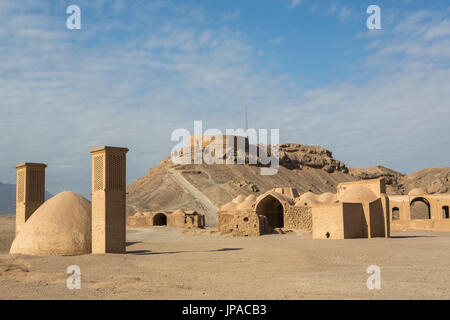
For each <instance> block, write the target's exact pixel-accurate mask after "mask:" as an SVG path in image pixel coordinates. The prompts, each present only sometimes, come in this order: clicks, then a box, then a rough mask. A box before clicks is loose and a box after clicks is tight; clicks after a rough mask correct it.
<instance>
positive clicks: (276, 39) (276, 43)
mask: <svg viewBox="0 0 450 320" xmlns="http://www.w3.org/2000/svg"><path fill="white" fill-rule="evenodd" d="M283 41H284V38H283V37H277V38H275V39H273V40H272V43H273V44H274V45H278V44H281V43H283Z"/></svg>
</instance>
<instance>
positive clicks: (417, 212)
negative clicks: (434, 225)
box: [410, 197, 431, 220]
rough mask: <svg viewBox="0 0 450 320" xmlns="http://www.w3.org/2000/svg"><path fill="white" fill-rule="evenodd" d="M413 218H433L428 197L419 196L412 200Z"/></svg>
mask: <svg viewBox="0 0 450 320" xmlns="http://www.w3.org/2000/svg"><path fill="white" fill-rule="evenodd" d="M410 207H411V219H412V220H416V219H431V210H430V203H429V202H428V200H427V199H425V198H422V197H419V198H415V199H414V200H413V201H411V205H410Z"/></svg>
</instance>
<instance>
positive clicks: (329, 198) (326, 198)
mask: <svg viewBox="0 0 450 320" xmlns="http://www.w3.org/2000/svg"><path fill="white" fill-rule="evenodd" d="M317 200H318V201H319V202H320V203H330V202H335V201H336V200H337V196H336V194H335V193H331V192H325V193H322V194H320V195H318V196H317Z"/></svg>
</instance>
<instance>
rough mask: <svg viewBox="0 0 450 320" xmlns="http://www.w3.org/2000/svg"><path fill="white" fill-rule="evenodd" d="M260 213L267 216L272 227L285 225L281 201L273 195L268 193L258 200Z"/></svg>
mask: <svg viewBox="0 0 450 320" xmlns="http://www.w3.org/2000/svg"><path fill="white" fill-rule="evenodd" d="M255 212H256V214H258V215H263V216H266V217H267V220H268V222H269V224H270V226H271V227H272V228H283V227H284V209H283V205H282V204H281V202H280V201H279V200H278V199H277V198H275V197H274V196H272V195H270V194H269V195H267V196H266V197H265V198H263V199H262V200H261V201H259V202H258V204H257V205H256V208H255Z"/></svg>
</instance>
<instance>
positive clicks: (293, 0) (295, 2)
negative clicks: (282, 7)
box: [289, 0, 302, 9]
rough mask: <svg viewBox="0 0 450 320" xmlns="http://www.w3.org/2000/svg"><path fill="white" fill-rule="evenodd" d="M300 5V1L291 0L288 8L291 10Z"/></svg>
mask: <svg viewBox="0 0 450 320" xmlns="http://www.w3.org/2000/svg"><path fill="white" fill-rule="evenodd" d="M301 3H302V0H292V1H291V3H290V5H289V7H290V8H291V9H293V8H295V7H298V6H299V5H300V4H301Z"/></svg>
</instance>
